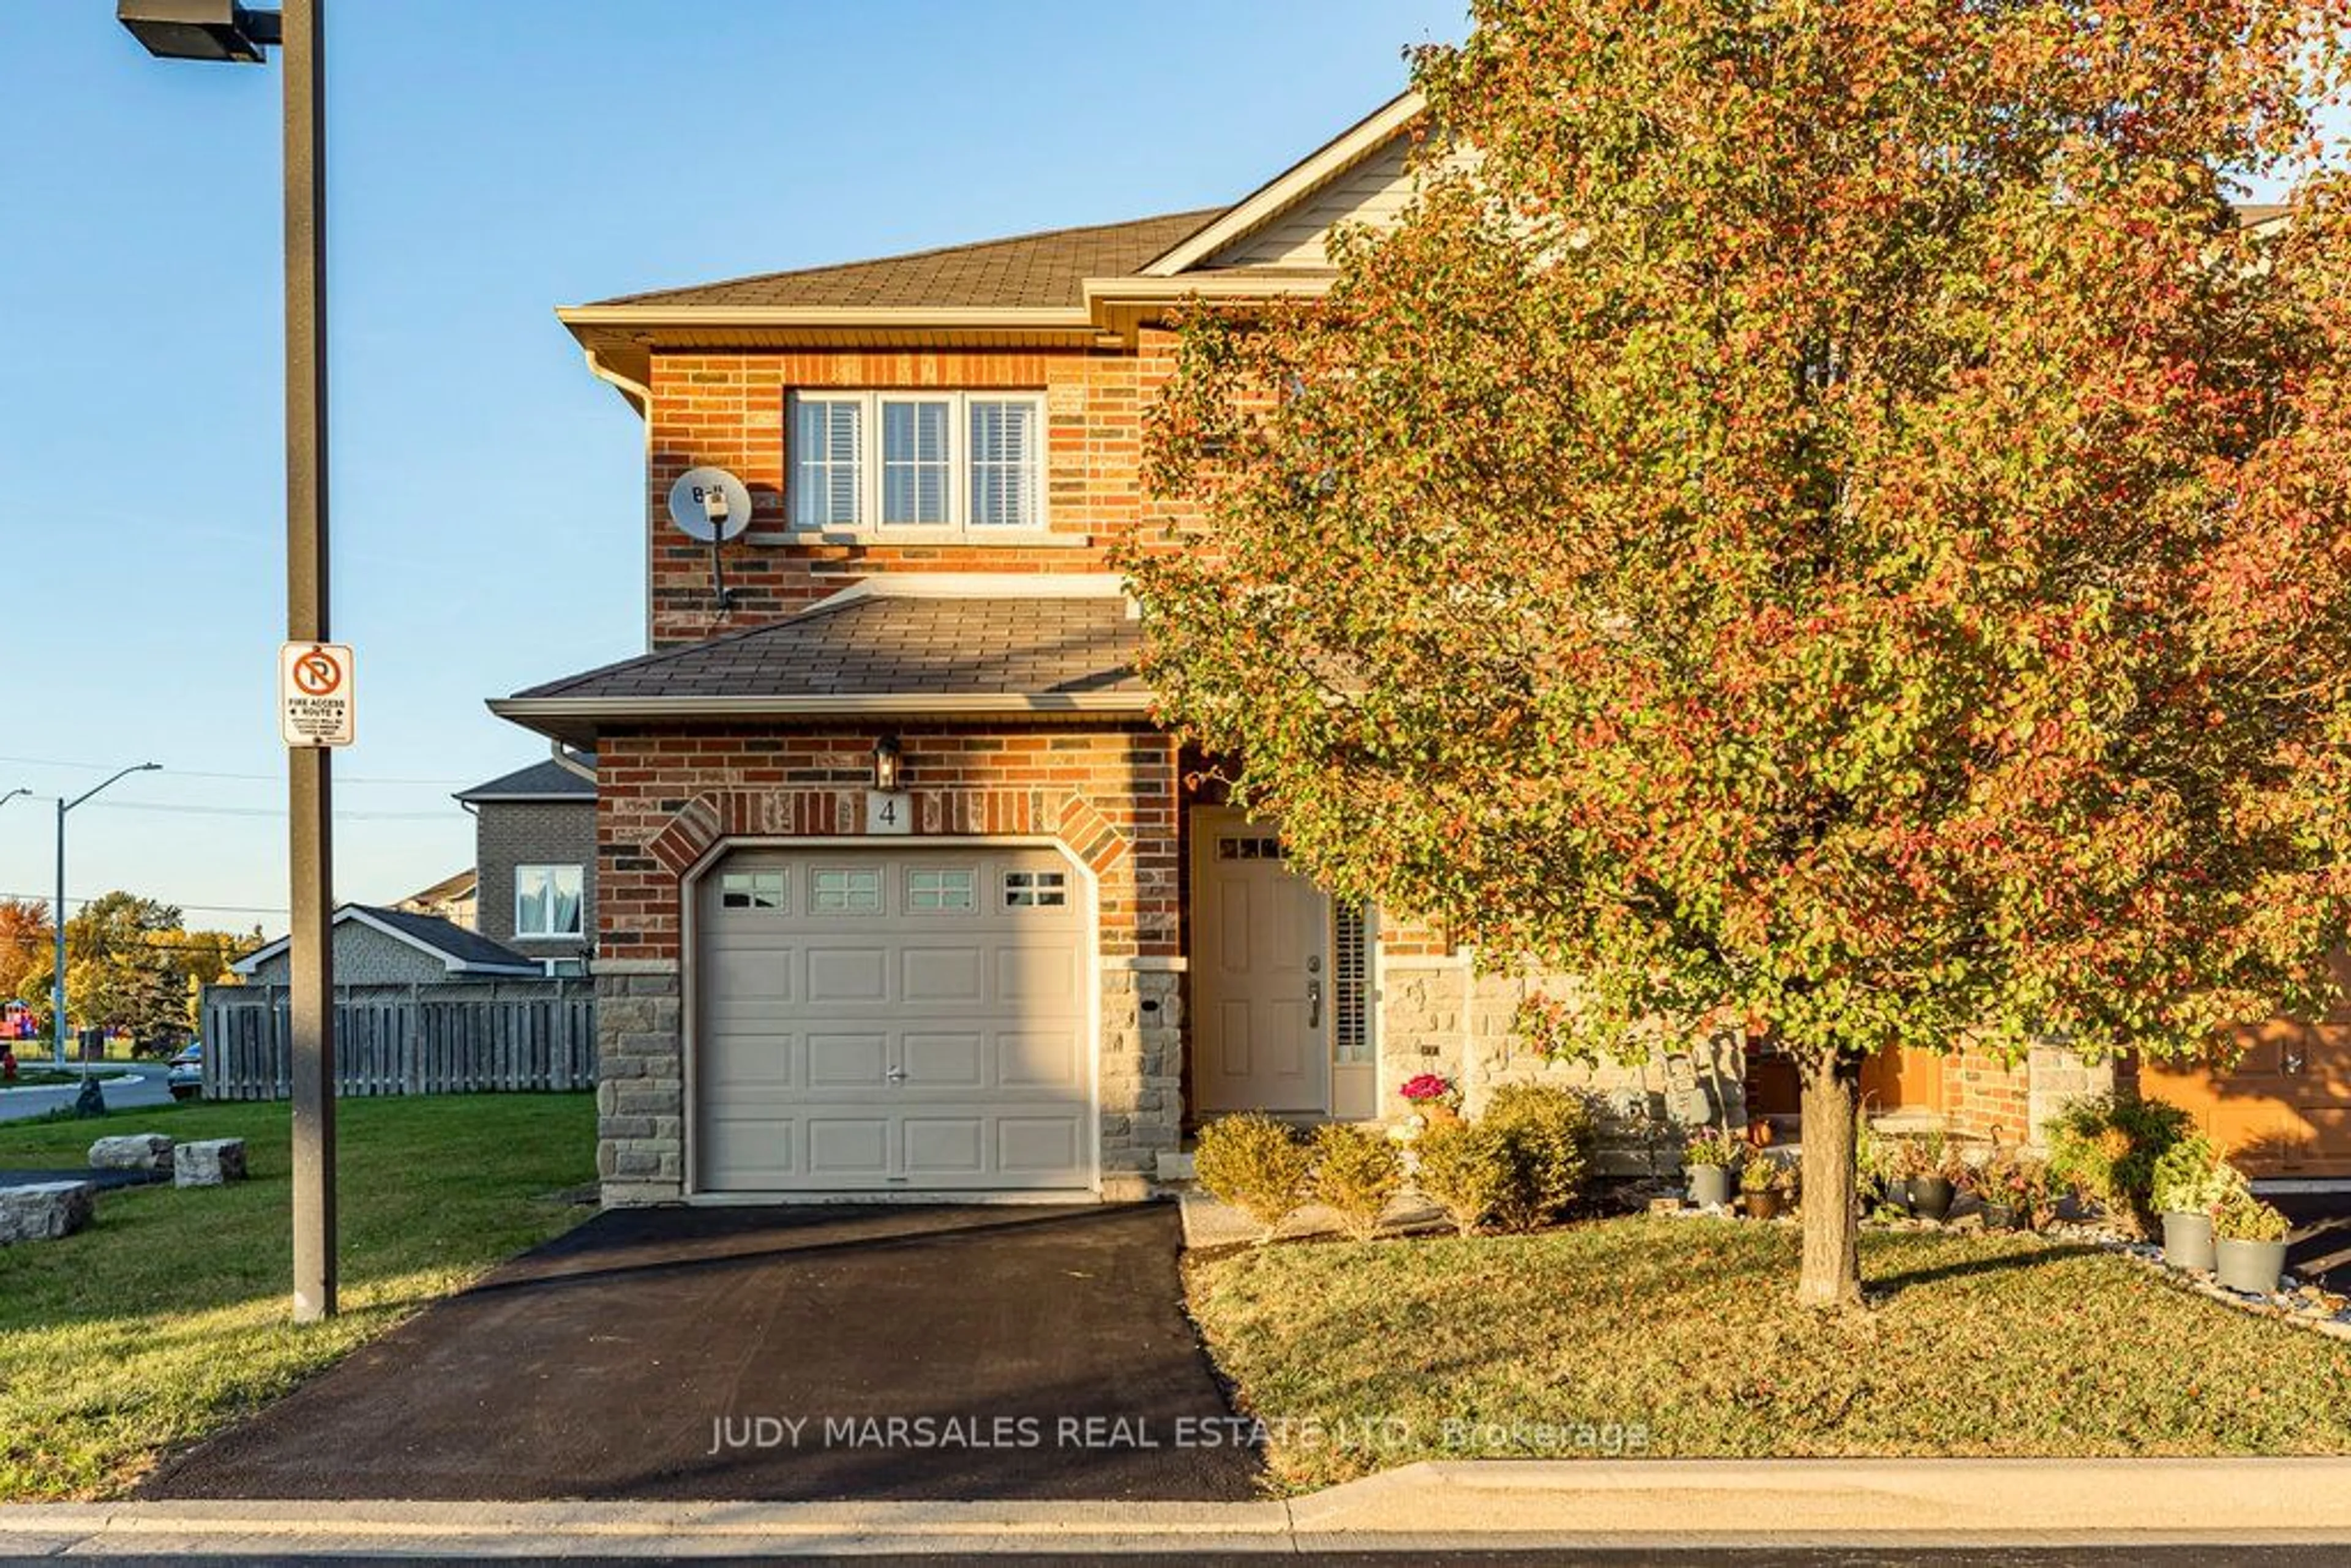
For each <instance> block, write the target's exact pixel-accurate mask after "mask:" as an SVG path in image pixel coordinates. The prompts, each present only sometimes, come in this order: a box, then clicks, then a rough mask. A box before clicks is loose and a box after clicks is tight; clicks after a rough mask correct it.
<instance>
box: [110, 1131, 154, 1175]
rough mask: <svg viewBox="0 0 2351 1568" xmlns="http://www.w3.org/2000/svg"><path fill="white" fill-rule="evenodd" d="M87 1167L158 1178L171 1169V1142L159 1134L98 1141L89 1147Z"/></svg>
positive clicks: (130, 1135) (140, 1134) (134, 1135)
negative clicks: (150, 1172)
mask: <svg viewBox="0 0 2351 1568" xmlns="http://www.w3.org/2000/svg"><path fill="white" fill-rule="evenodd" d="M89 1168H90V1169H92V1170H94V1171H153V1172H155V1173H156V1174H157V1175H159V1176H160V1175H162V1173H163V1172H165V1171H168V1170H170V1169H171V1168H172V1140H171V1139H170V1138H168V1137H166V1136H165V1135H164V1134H162V1133H131V1134H125V1135H124V1136H121V1137H119V1138H100V1139H99V1141H98V1142H96V1143H94V1144H92V1145H90V1146H89Z"/></svg>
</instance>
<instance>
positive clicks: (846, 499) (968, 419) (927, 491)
mask: <svg viewBox="0 0 2351 1568" xmlns="http://www.w3.org/2000/svg"><path fill="white" fill-rule="evenodd" d="M785 429H786V433H787V434H786V439H787V440H788V441H789V444H790V446H789V451H787V452H786V453H785V471H786V474H787V476H788V478H787V484H788V485H789V489H790V497H789V501H790V507H791V517H792V526H793V527H794V528H806V529H809V530H811V531H815V532H823V533H849V534H856V535H862V536H869V537H871V536H889V537H904V536H907V535H916V534H923V535H930V536H933V537H956V538H989V537H996V538H1000V537H1002V536H1004V535H1005V534H1008V533H1012V532H1015V531H1017V530H1020V529H1029V530H1037V529H1041V528H1043V527H1044V526H1045V481H1044V467H1045V451H1044V448H1045V400H1044V399H1043V398H1042V397H1041V396H1040V395H1038V394H1036V393H1033V392H1010V393H1007V392H805V393H802V392H794V393H792V394H791V398H790V407H789V418H788V419H787V420H786V422H785Z"/></svg>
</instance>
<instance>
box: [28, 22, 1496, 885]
mask: <svg viewBox="0 0 2351 1568" xmlns="http://www.w3.org/2000/svg"><path fill="white" fill-rule="evenodd" d="M332 9H333V15H332V17H331V21H330V25H329V160H328V166H329V180H330V186H329V206H328V219H329V247H330V249H329V330H330V333H331V338H330V349H329V354H330V362H331V371H332V376H333V382H332V389H331V400H332V403H331V406H332V414H333V420H334V443H333V465H334V468H333V486H334V492H333V526H334V535H335V583H336V592H335V622H334V625H335V632H336V634H337V636H338V637H339V639H340V640H342V641H347V642H350V643H355V644H357V646H358V648H359V657H360V683H359V684H360V740H359V744H358V745H356V746H354V747H350V748H349V749H348V750H346V751H344V752H342V753H341V754H340V757H339V759H338V762H337V768H338V770H339V773H340V776H341V777H340V779H339V783H338V789H337V805H338V821H337V828H336V832H337V873H338V874H337V892H338V894H339V896H340V897H342V898H346V899H359V900H361V901H372V902H386V901H390V900H392V899H394V898H397V897H400V896H401V895H402V894H406V893H409V892H411V891H413V890H414V889H416V888H419V887H422V886H423V885H424V884H426V883H431V882H434V881H436V880H438V879H439V878H440V877H442V876H444V875H445V874H446V873H449V872H452V871H455V870H456V869H458V868H460V867H462V866H464V865H466V864H468V863H470V862H471V859H472V853H473V838H472V822H471V819H470V818H468V817H466V816H465V815H464V813H463V812H462V811H461V810H459V809H458V808H457V806H456V805H455V803H454V802H452V801H451V800H449V799H448V795H449V791H450V790H452V789H457V788H461V787H463V786H464V785H466V784H470V783H473V782H475V781H477V780H479V779H485V778H487V777H490V776H492V775H494V774H496V773H500V772H503V771H505V770H507V768H513V767H517V766H519V765H521V764H523V763H525V762H528V761H530V760H532V759H533V758H536V757H538V756H540V755H543V743H542V742H540V741H538V739H537V738H536V737H532V736H530V735H528V734H526V733H524V732H522V731H520V730H517V729H515V728H513V727H509V726H507V725H505V724H503V723H501V722H500V721H498V720H496V719H495V718H493V717H491V716H489V715H488V714H487V713H486V711H485V710H484V709H483V707H482V698H483V697H485V696H486V695H496V694H502V693H505V692H507V691H511V690H513V689H515V688H517V687H518V686H522V685H528V684H530V683H532V682H534V681H538V680H542V679H546V678H549V677H550V676H553V675H557V674H564V673H566V672H569V671H571V670H575V669H579V668H582V667H585V666H588V665H590V664H597V663H601V662H603V661H605V660H608V659H611V658H615V657H620V656H624V655H626V654H629V653H635V652H638V651H640V649H641V646H642V635H643V631H642V629H643V589H642V566H641V555H640V552H641V549H642V545H641V540H640V530H641V529H642V528H643V517H642V511H641V502H640V494H641V491H640V484H641V454H642V448H641V445H640V442H641V440H642V436H641V433H640V430H639V427H638V424H637V423H636V420H635V417H634V416H633V415H632V413H629V412H628V410H627V408H626V407H625V405H623V404H622V402H621V401H620V399H619V398H618V397H617V396H616V395H614V394H613V393H612V392H611V390H610V389H609V388H607V387H604V386H603V385H601V384H600V383H599V382H595V381H593V380H591V379H590V377H589V375H588V374H587V372H586V371H585V370H584V369H583V368H582V366H581V364H580V356H579V353H578V351H577V350H576V349H575V348H574V346H573V345H572V343H571V340H570V339H569V337H568V336H567V335H566V334H565V333H564V332H563V331H562V329H560V328H559V327H558V326H557V324H556V322H555V320H554V319H553V317H552V315H551V314H550V311H551V310H552V308H554V307H555V306H557V305H559V304H569V303H576V302H579V301H581V300H588V299H594V298H601V297H603V296H606V295H611V294H617V293H622V292H627V291H630V290H633V289H638V288H645V287H664V286H668V285H674V284H683V283H693V282H698V281H702V280H705V279H708V278H715V277H729V276H734V275H737V274H741V273H747V272H761V271H770V270H775V269H778V268H783V267H800V266H807V265H811V264H816V263H820V262H827V261H835V260H843V259H850V258H854V257H859V256H877V255H885V254H888V253H890V252H893V251H897V250H906V249H914V248H919V247H922V246H934V245H943V244H953V243H956V242H958V241H963V240H970V239H981V238H987V237H990V236H993V235H1008V234H1018V233H1021V232H1024V231H1027V230H1031V229H1038V228H1050V227H1059V226H1063V225H1071V224H1083V223H1099V222H1111V221H1115V220H1118V219H1122V218H1130V217H1139V216H1143V215H1145V214H1153V213H1160V212H1171V211H1177V210H1182V209H1186V208H1194V207H1201V206H1208V205H1214V204H1218V203H1222V202H1227V201H1230V200H1232V199H1234V198H1235V197H1237V196H1239V195H1241V194H1243V193H1246V192H1247V191H1248V190H1249V189H1250V188H1251V187H1253V186H1254V185H1256V184H1257V183H1259V182H1260V181H1262V180H1264V179H1265V178H1267V177H1269V176H1270V175H1271V174H1273V173H1275V172H1278V171H1279V170H1280V167H1282V166H1283V165H1284V164H1286V163H1287V162H1290V160H1291V159H1293V158H1295V157H1297V156H1299V155H1301V154H1303V153H1304V152H1308V151H1311V149H1312V148H1313V147H1314V146H1316V145H1317V144H1319V143H1320V142H1322V141H1324V140H1325V139H1327V138H1328V137H1329V136H1331V135H1332V134H1333V133H1334V132H1336V131H1339V130H1341V129H1343V127H1344V126H1345V125H1347V124H1348V123H1350V122H1351V121H1353V120H1355V119H1357V118H1359V117H1360V116H1361V115H1363V114H1364V112H1366V111H1367V110H1370V109H1372V108H1374V107H1375V106H1376V105H1377V104H1378V103H1380V102H1381V101H1383V100H1384V99H1385V98H1386V97H1388V96H1389V95H1390V94H1392V93H1393V92H1395V90H1396V89H1398V88H1399V87H1400V86H1401V85H1402V83H1403V79H1404V68H1403V66H1402V64H1401V61H1400V59H1399V50H1400V49H1401V47H1403V46H1405V45H1406V44H1409V43H1414V42H1420V41H1425V40H1427V39H1430V38H1451V37H1458V35H1459V33H1460V30H1461V27H1462V20H1461V18H1462V14H1463V11H1464V10H1465V6H1464V5H1463V4H1462V0H1280V3H1279V4H1270V3H1267V0H1133V3H1127V4H1120V5H1102V4H1099V3H1098V0H1095V3H1090V4H1086V5H1075V4H1063V3H1061V0H960V3H954V4H949V3H945V0H864V3H861V4H857V5H840V4H818V3H815V0H661V4H658V5H645V4H643V3H642V0H496V3H495V4H491V3H489V0H334V5H333V7H332ZM113 10H114V7H113V5H112V3H111V0H37V3H34V4H27V3H26V0H17V3H16V4H15V5H11V6H10V7H9V12H10V14H9V16H8V25H7V29H6V31H7V35H8V39H7V45H8V47H6V48H5V50H0V146H5V147H6V148H7V149H8V150H9V156H8V159H7V161H6V163H5V172H0V201H5V212H6V214H7V218H6V222H5V227H0V320H5V322H6V323H7V340H8V347H9V355H8V373H7V374H5V376H0V433H5V434H0V544H5V550H0V794H5V793H6V792H7V791H8V790H9V789H13V788H15V787H16V786H18V785H24V786H26V787H29V788H31V789H34V790H36V791H38V792H40V793H41V794H43V795H50V796H53V795H55V794H56V793H57V791H58V790H59V789H66V790H68V792H71V793H78V792H79V791H80V790H81V789H84V788H87V787H88V786H89V784H91V783H94V782H96V781H97V780H98V779H101V778H103V777H104V776H105V774H106V773H107V772H110V771H111V770H112V769H113V768H115V767H119V766H120V765H122V764H124V763H129V762H135V761H143V760H147V759H150V758H152V759H154V760H157V761H160V762H162V763H163V764H165V765H166V768H168V769H169V771H166V772H163V773H159V774H149V775H144V776H141V777H137V778H133V779H125V780H124V781H123V782H122V783H120V784H119V785H117V786H115V787H114V789H111V790H110V791H109V792H108V794H106V795H105V796H102V797H100V798H99V800H95V801H92V802H91V803H90V804H89V805H88V806H85V807H84V808H82V809H81V810H78V811H77V812H75V813H74V815H73V818H72V840H71V863H70V867H69V872H68V895H69V897H72V898H79V897H83V896H87V895H91V894H98V893H101V892H104V891H106V890H107V889H109V888H113V887H118V886H125V887H131V888H132V889H134V890H136V891H138V892H141V893H143V894H149V895H152V896H156V897H162V898H165V899H168V900H171V901H172V902H176V903H179V904H183V905H185V906H187V908H188V912H189V915H190V918H191V920H192V921H202V922H204V923H206V924H213V925H231V926H243V925H251V924H255V923H258V924H260V925H265V926H267V927H269V928H271V929H272V930H273V931H274V930H276V929H277V928H278V927H279V926H280V925H281V924H282V920H283V916H282V915H281V914H280V913H279V910H280V909H281V908H282V906H283V905H284V904H285V903H286V894H285V855H284V833H285V824H284V819H283V815H282V812H283V810H284V787H283V784H282V779H283V771H284V754H283V752H282V750H281V749H280V747H279V746H278V744H277V732H276V722H275V718H274V716H273V714H272V711H271V706H270V705H271V701H272V682H273V678H274V676H273V669H274V660H275V655H276V648H277V643H278V640H279V637H280V634H281V630H282V627H283V623H284V621H283V618H284V588H283V581H284V580H283V576H282V571H283V554H282V534H281V528H282V517H283V506H284V496H283V477H282V473H283V471H282V468H281V466H280V465H281V449H280V445H279V442H280V439H281V437H280V428H281V426H280V420H281V394H280V377H281V374H282V361H281V358H280V354H281V339H280V315H279V295H278V287H279V271H278V256H279V252H278V211H279V209H278V166H277V155H278V129H277V127H278V120H277V115H278V96H277V95H278V80H277V68H276V67H275V65H274V64H273V65H272V66H270V67H268V68H262V69H255V68H229V67H220V66H215V67H206V66H197V65H189V64H180V63H166V62H161V61H155V60H151V59H149V58H148V57H147V56H146V55H145V54H144V53H143V52H142V51H141V49H140V48H139V47H138V46H137V45H136V44H135V43H133V42H132V41H131V38H130V37H129V36H128V35H127V34H125V33H123V32H122V30H121V29H120V27H119V26H116V24H115V22H114V20H113ZM52 833H53V816H52V809H51V807H50V806H49V804H48V802H47V800H36V801H26V800H17V801H16V802H14V803H12V804H10V805H8V806H6V807H0V894H16V893H32V894H40V895H43V896H46V895H47V891H48V889H49V887H50V884H51V882H52V878H53V874H54V873H53V847H52Z"/></svg>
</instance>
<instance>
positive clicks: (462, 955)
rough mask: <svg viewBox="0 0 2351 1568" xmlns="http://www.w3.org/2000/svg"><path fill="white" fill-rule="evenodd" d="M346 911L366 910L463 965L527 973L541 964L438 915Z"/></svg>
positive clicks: (366, 907) (364, 906)
mask: <svg viewBox="0 0 2351 1568" xmlns="http://www.w3.org/2000/svg"><path fill="white" fill-rule="evenodd" d="M347 907H349V908H352V909H358V910H364V911H365V912H366V913H367V915H368V916H369V918H370V919H373V920H381V921H382V922H383V923H384V924H385V925H389V926H392V927H393V928H394V929H396V930H399V931H402V932H404V933H406V934H407V935H408V936H413V937H414V938H415V939H416V940H417V941H419V942H422V943H423V944H424V945H425V946H428V947H431V948H432V949H434V951H435V952H438V953H445V954H447V955H448V956H450V957H452V958H455V959H456V960H458V961H459V962H460V963H465V964H504V965H511V966H514V967H518V968H524V969H536V968H538V960H536V959H534V958H530V957H528V956H524V955H523V954H520V953H517V952H516V951H515V950H514V949H513V948H511V947H507V946H502V945H500V944H498V943H496V942H493V941H491V940H490V939H489V938H488V937H486V936H483V935H481V934H480V933H479V932H477V931H468V930H466V929H465V927H464V926H462V925H457V924H455V922H453V921H447V920H444V919H442V918H441V917H440V916H439V915H414V914H411V913H410V912H409V911H407V910H405V909H384V908H381V907H379V906H377V905H375V904H350V905H348V906H347Z"/></svg>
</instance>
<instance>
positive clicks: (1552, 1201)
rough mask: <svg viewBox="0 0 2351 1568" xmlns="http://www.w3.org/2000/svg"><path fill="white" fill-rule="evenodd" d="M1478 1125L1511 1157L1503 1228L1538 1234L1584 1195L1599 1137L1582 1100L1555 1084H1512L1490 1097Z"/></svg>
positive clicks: (1498, 1210)
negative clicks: (1535, 1231)
mask: <svg viewBox="0 0 2351 1568" xmlns="http://www.w3.org/2000/svg"><path fill="white" fill-rule="evenodd" d="M1478 1121H1479V1125H1480V1126H1481V1127H1483V1128H1485V1129H1486V1130H1487V1131H1488V1132H1489V1133H1492V1134H1494V1135H1495V1136H1496V1137H1498V1138H1499V1139H1500V1140H1501V1141H1502V1145H1503V1146H1504V1147H1505V1148H1506V1149H1507V1150H1508V1151H1509V1153H1510V1187H1509V1189H1508V1190H1507V1191H1506V1192H1505V1193H1504V1194H1503V1196H1502V1199H1501V1201H1500V1202H1499V1203H1498V1204H1497V1205H1495V1207H1494V1220H1495V1223H1497V1224H1498V1225H1499V1226H1501V1227H1502V1228H1504V1229H1505V1230H1534V1229H1539V1228H1541V1227H1543V1226H1545V1225H1549V1224H1552V1222H1554V1221H1555V1220H1557V1219H1559V1218H1561V1217H1562V1216H1563V1215H1565V1214H1566V1212H1567V1210H1568V1207H1569V1206H1570V1205H1572V1204H1573V1203H1574V1202H1575V1200H1576V1199H1577V1198H1578V1197H1582V1196H1583V1185H1584V1181H1585V1179H1586V1178H1587V1177H1588V1176H1590V1174H1591V1171H1592V1147H1593V1142H1594V1140H1595V1135H1596V1129H1595V1128H1594V1127H1593V1120H1592V1107H1591V1105H1590V1104H1589V1103H1587V1102H1586V1101H1585V1099H1584V1097H1583V1095H1581V1094H1579V1093H1577V1092H1575V1091H1574V1090H1573V1089H1562V1088H1560V1087H1558V1086H1557V1085H1555V1084H1550V1083H1507V1084H1504V1085H1503V1086H1502V1087H1500V1088H1499V1089H1497V1090H1495V1091H1494V1092H1493V1093H1491V1094H1490V1095H1489V1096H1488V1097H1487V1100H1486V1111H1485V1114H1484V1115H1482V1116H1480V1117H1479V1119H1478Z"/></svg>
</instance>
